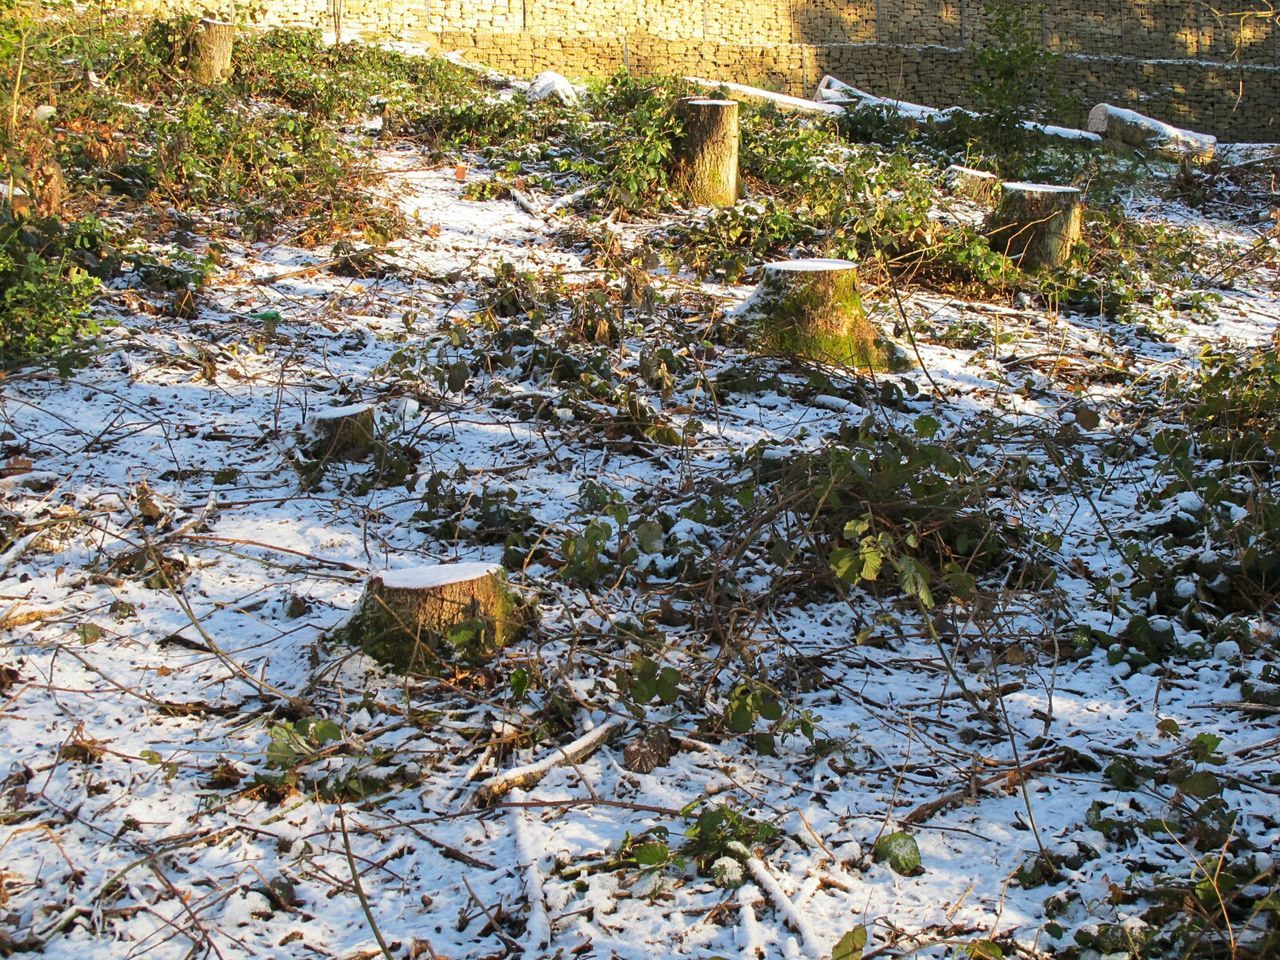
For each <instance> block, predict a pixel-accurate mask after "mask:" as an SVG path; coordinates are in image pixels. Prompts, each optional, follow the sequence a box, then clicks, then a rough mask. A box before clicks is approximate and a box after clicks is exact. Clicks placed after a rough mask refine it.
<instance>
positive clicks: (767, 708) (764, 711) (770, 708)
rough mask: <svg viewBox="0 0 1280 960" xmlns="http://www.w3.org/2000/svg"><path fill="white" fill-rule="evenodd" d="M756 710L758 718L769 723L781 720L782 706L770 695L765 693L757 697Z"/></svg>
mask: <svg viewBox="0 0 1280 960" xmlns="http://www.w3.org/2000/svg"><path fill="white" fill-rule="evenodd" d="M756 709H758V710H759V711H760V716H762V717H763V718H764V719H766V720H768V721H769V722H770V723H776V722H777V721H779V720H781V719H782V704H781V703H779V702H778V698H777V697H775V696H773V695H772V694H768V693H766V694H762V695H761V696H759V697H757V698H756Z"/></svg>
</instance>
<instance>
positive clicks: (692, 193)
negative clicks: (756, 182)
mask: <svg viewBox="0 0 1280 960" xmlns="http://www.w3.org/2000/svg"><path fill="white" fill-rule="evenodd" d="M679 111H680V117H681V120H682V121H683V123H684V137H683V138H682V139H681V141H680V144H679V146H678V147H677V151H676V158H675V178H674V179H675V182H676V185H677V187H678V188H679V189H680V191H681V192H682V193H683V194H684V196H685V199H687V200H688V201H689V203H691V204H693V205H695V206H704V207H731V206H733V205H734V204H735V203H737V201H738V189H739V184H738V104H737V101H735V100H705V99H699V98H691V99H688V100H682V101H681V102H680V107H679Z"/></svg>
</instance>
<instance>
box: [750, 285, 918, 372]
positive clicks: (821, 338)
mask: <svg viewBox="0 0 1280 960" xmlns="http://www.w3.org/2000/svg"><path fill="white" fill-rule="evenodd" d="M738 315H739V316H740V317H742V318H743V319H744V320H746V321H747V322H748V323H749V325H750V326H751V328H752V331H753V335H754V336H755V337H756V338H757V340H758V342H759V344H760V345H761V346H762V347H763V348H764V349H765V350H767V351H769V352H771V353H777V354H781V355H783V356H791V357H804V358H807V359H810V360H819V361H823V362H826V363H839V364H847V365H850V366H856V367H863V368H871V369H873V370H882V369H885V368H886V367H887V366H888V365H889V363H890V361H891V359H892V358H893V351H892V348H891V347H890V346H889V345H887V344H885V343H883V342H882V341H881V340H880V338H879V337H878V336H877V334H876V330H875V328H874V327H873V326H872V325H871V323H870V322H869V321H868V320H867V315H866V312H865V311H864V310H863V308H862V298H861V296H860V295H859V294H858V271H857V267H856V266H855V265H854V264H852V263H850V262H849V261H848V260H783V261H779V262H777V263H768V264H765V267H764V275H763V276H762V277H761V280H760V285H759V286H758V287H756V290H755V292H754V293H753V294H752V295H751V296H750V298H748V300H747V301H746V302H745V303H744V304H743V305H742V306H741V307H740V308H739V309H738Z"/></svg>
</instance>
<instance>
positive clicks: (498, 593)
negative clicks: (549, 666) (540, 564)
mask: <svg viewBox="0 0 1280 960" xmlns="http://www.w3.org/2000/svg"><path fill="white" fill-rule="evenodd" d="M525 619H526V618H525V609H524V605H523V603H522V602H521V600H520V598H519V596H517V595H516V593H515V591H513V590H512V589H511V588H510V587H509V586H507V577H506V572H505V571H504V570H503V569H502V567H500V566H499V565H497V564H492V563H451V564H438V565H434V566H424V567H417V568H414V569H409V570H399V571H392V572H388V573H382V574H379V575H377V576H375V577H372V578H371V579H370V580H369V582H368V584H366V586H365V592H364V596H363V597H361V599H360V603H359V606H357V607H356V611H355V613H354V614H353V615H352V617H351V620H350V621H348V622H347V624H346V625H345V626H344V627H342V628H341V629H340V630H339V631H338V634H339V636H340V638H341V639H343V640H346V641H347V642H349V643H352V644H355V645H356V646H359V647H361V648H362V649H363V650H364V651H365V652H366V653H368V654H369V655H370V656H372V657H374V658H375V659H377V660H380V661H382V662H383V663H387V664H390V665H391V666H393V667H396V668H397V669H399V670H402V671H405V672H410V671H420V672H431V671H432V670H433V669H435V668H437V667H439V666H440V665H441V664H443V663H446V662H451V661H461V662H463V663H469V664H475V663H482V662H484V661H486V660H489V659H491V658H492V657H493V656H494V654H496V653H497V652H498V651H499V650H501V649H502V648H503V647H504V646H506V644H508V643H510V642H511V641H512V640H514V639H515V638H516V637H517V636H518V635H519V634H520V631H521V630H522V629H523V628H524V624H525Z"/></svg>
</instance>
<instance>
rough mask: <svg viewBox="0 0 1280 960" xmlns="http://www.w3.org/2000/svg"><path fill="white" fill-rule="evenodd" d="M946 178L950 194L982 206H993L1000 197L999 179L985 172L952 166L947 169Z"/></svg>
mask: <svg viewBox="0 0 1280 960" xmlns="http://www.w3.org/2000/svg"><path fill="white" fill-rule="evenodd" d="M946 178H947V187H948V188H950V190H951V192H952V194H954V195H955V196H957V197H960V198H961V199H964V200H972V201H973V202H974V203H977V204H980V205H982V206H988V207H989V206H994V205H995V202H996V198H997V197H998V196H999V195H1000V178H999V177H997V176H996V175H995V174H994V173H987V171H985V170H974V169H973V168H972V167H961V166H959V165H957V164H952V165H951V166H949V167H947V171H946Z"/></svg>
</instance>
